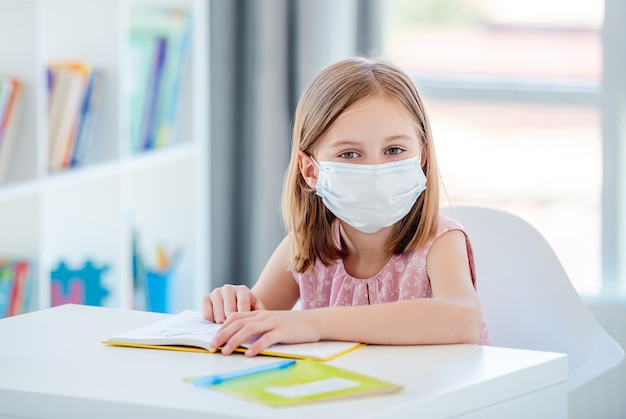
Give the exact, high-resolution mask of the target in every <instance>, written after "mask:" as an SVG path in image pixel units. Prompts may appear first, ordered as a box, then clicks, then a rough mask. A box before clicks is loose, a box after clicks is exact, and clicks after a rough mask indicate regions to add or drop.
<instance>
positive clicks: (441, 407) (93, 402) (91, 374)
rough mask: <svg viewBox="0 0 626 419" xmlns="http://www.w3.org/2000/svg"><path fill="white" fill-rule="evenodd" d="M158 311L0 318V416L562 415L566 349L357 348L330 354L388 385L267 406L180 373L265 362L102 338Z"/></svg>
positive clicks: (65, 310) (92, 310)
mask: <svg viewBox="0 0 626 419" xmlns="http://www.w3.org/2000/svg"><path fill="white" fill-rule="evenodd" d="M162 316H164V315H163V314H156V313H148V312H140V311H131V310H120V309H111V308H102V307H88V306H79V305H64V306H60V307H55V308H51V309H46V310H42V311H38V312H33V313H28V314H24V315H19V316H16V317H11V318H6V319H2V320H0V418H2V417H16V416H18V417H20V418H22V417H33V418H34V417H36V418H44V417H47V418H87V417H88V418H123V417H133V418H154V419H158V418H177V419H178V418H204V419H205V418H303V419H305V418H315V419H320V418H322V419H328V418H333V417H342V418H349V419H352V418H398V417H419V418H448V417H455V418H464V419H470V418H471V419H475V418H508V419H511V418H529V417H532V418H550V419H555V418H562V419H565V418H566V417H567V386H566V383H567V357H566V356H565V355H563V354H556V353H548V352H537V351H526V350H518V349H506V348H496V347H481V346H475V345H441V346H439V345H434V346H402V347H393V346H366V347H364V348H361V349H359V350H357V351H354V352H352V353H349V354H347V355H344V356H342V357H340V358H337V359H335V360H333V361H331V362H330V363H331V364H333V365H336V366H339V367H342V368H346V369H350V370H354V371H358V372H362V373H365V374H368V375H371V376H374V377H378V378H381V379H384V380H388V381H391V382H393V383H397V384H400V385H402V386H404V387H405V388H404V390H403V391H402V392H399V393H395V394H388V395H381V396H374V397H367V398H360V399H346V400H341V401H328V402H320V403H315V404H305V405H301V406H296V407H283V408H271V407H266V406H265V405H261V404H257V403H253V402H248V401H244V400H242V399H238V398H235V397H232V396H228V395H225V394H221V393H219V392H217V391H212V390H209V389H206V388H200V387H194V386H192V385H190V384H188V383H185V382H183V381H182V379H183V378H184V377H189V376H196V375H204V374H209V373H214V372H222V371H229V370H234V369H238V368H244V367H247V366H252V365H256V364H261V363H267V362H270V361H273V359H272V358H268V357H256V358H245V357H244V356H243V355H232V356H224V355H221V354H208V353H207V354H204V353H190V352H176V351H163V350H152V349H139V348H123V347H113V346H108V345H103V344H101V343H100V341H101V340H103V339H106V338H108V337H109V336H111V335H113V334H116V333H120V332H125V331H129V330H131V329H134V328H137V327H140V326H144V325H147V324H150V323H153V322H155V321H157V320H159V319H161V318H162Z"/></svg>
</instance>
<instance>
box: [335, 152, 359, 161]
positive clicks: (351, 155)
mask: <svg viewBox="0 0 626 419" xmlns="http://www.w3.org/2000/svg"><path fill="white" fill-rule="evenodd" d="M339 157H341V158H342V159H356V158H357V157H359V153H357V152H356V151H346V152H345V153H341V154H340V155H339Z"/></svg>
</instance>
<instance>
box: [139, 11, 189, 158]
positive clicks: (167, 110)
mask: <svg viewBox="0 0 626 419" xmlns="http://www.w3.org/2000/svg"><path fill="white" fill-rule="evenodd" d="M190 36H191V14H190V13H189V12H188V11H187V10H185V9H181V8H169V7H161V6H148V5H137V6H135V7H133V9H132V10H131V16H130V34H129V52H130V74H129V79H130V83H129V86H130V88H129V90H130V92H129V96H130V97H129V100H130V136H131V148H132V151H133V152H139V151H142V150H148V149H152V148H158V147H163V146H166V145H167V144H170V143H171V142H173V141H174V130H175V124H176V119H177V113H178V108H179V107H180V89H181V85H182V83H183V82H184V80H183V78H184V77H183V74H184V69H185V68H186V61H187V55H188V48H189V41H190Z"/></svg>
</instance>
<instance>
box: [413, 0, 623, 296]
mask: <svg viewBox="0 0 626 419" xmlns="http://www.w3.org/2000/svg"><path fill="white" fill-rule="evenodd" d="M601 39H602V40H601V42H602V52H603V53H602V55H603V73H602V80H601V81H600V83H597V84H594V83H580V84H578V83H577V84H554V83H548V82H544V83H539V82H523V81H516V80H495V81H494V80H493V79H491V80H487V79H485V78H472V77H467V78H459V77H454V78H452V77H433V76H424V75H418V74H412V75H411V76H412V77H413V80H414V81H415V82H416V84H417V85H418V86H419V88H420V91H421V92H423V93H424V95H425V96H428V97H432V98H433V99H444V100H457V101H473V102H488V101H491V102H493V101H497V102H509V103H526V104H528V103H531V104H532V103H540V104H557V105H579V106H590V107H597V108H598V112H599V113H600V116H601V141H602V186H601V188H602V190H601V200H600V205H601V211H600V214H601V238H600V243H601V249H600V253H601V275H602V278H601V291H600V293H601V294H602V295H605V296H611V297H612V298H614V297H616V296H620V297H622V298H624V297H626V48H624V44H623V42H622V41H621V40H623V39H626V3H625V2H623V1H622V0H605V11H604V23H603V27H602V38H601Z"/></svg>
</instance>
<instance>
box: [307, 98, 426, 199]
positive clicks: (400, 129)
mask: <svg viewBox="0 0 626 419" xmlns="http://www.w3.org/2000/svg"><path fill="white" fill-rule="evenodd" d="M419 153H422V166H423V165H424V159H425V155H424V153H423V151H422V146H421V141H420V140H419V139H418V136H417V127H416V125H415V121H414V119H413V117H412V116H411V114H410V113H409V112H408V111H407V110H406V109H405V108H404V107H403V106H401V105H400V104H398V103H397V102H395V101H393V100H391V99H388V98H385V97H373V98H367V99H363V100H361V101H359V102H357V103H355V104H353V105H352V106H350V107H349V108H348V109H346V110H345V111H344V112H343V113H342V114H341V115H340V116H339V117H338V118H337V119H336V120H335V122H334V123H333V124H332V125H331V126H330V127H329V129H328V130H327V131H326V132H325V133H324V135H322V136H321V137H320V139H319V140H318V141H317V144H316V145H315V148H314V158H315V159H316V160H317V161H318V162H319V161H334V162H343V163H356V164H383V163H390V162H394V161H398V160H405V159H409V158H411V157H415V156H417V155H418V154H419ZM298 162H299V164H300V171H301V172H302V175H303V177H304V179H305V180H306V182H307V184H308V185H309V186H310V187H313V188H314V187H315V184H316V183H317V171H316V170H315V166H314V164H313V162H312V161H311V158H310V157H309V156H308V155H307V154H306V153H304V152H302V151H301V152H300V153H299V155H298Z"/></svg>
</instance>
